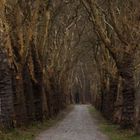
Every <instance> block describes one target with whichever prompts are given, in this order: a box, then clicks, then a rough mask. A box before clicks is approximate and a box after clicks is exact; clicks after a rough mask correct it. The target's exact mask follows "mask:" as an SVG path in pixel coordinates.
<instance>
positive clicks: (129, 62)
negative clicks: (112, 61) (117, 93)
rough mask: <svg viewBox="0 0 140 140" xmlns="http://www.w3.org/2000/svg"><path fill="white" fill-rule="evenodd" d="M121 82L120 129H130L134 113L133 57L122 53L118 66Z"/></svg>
mask: <svg viewBox="0 0 140 140" xmlns="http://www.w3.org/2000/svg"><path fill="white" fill-rule="evenodd" d="M118 66H119V72H120V75H121V77H122V79H123V81H122V96H123V108H122V118H121V127H122V128H132V127H133V125H134V111H135V83H134V56H133V54H131V55H130V54H128V53H124V56H123V60H122V62H121V63H120V64H119V65H118Z"/></svg>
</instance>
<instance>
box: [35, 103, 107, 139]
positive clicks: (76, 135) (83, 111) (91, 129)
mask: <svg viewBox="0 0 140 140" xmlns="http://www.w3.org/2000/svg"><path fill="white" fill-rule="evenodd" d="M35 140H108V138H107V137H106V136H105V135H104V134H103V133H102V132H101V131H100V130H99V128H98V125H97V121H96V119H94V118H92V115H91V114H90V112H89V106H88V105H76V106H75V107H74V109H73V110H72V111H71V112H70V113H69V114H68V115H67V116H66V118H65V119H64V120H63V121H61V122H59V123H58V124H57V125H55V126H53V127H51V128H50V129H48V130H46V131H44V132H43V133H41V134H40V135H39V136H38V137H37V138H36V139H35Z"/></svg>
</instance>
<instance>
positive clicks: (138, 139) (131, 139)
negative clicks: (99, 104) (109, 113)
mask: <svg viewBox="0 0 140 140" xmlns="http://www.w3.org/2000/svg"><path fill="white" fill-rule="evenodd" d="M89 111H90V113H91V115H92V116H93V117H94V118H95V119H96V120H97V123H98V125H99V129H100V130H101V131H102V132H103V133H104V134H106V135H107V136H108V137H109V138H110V140H140V136H138V135H135V133H134V132H133V131H132V130H121V129H120V128H119V126H118V125H115V124H112V123H110V122H108V121H107V120H105V119H104V118H103V117H102V115H101V114H100V112H98V111H97V110H96V109H95V108H94V107H90V108H89Z"/></svg>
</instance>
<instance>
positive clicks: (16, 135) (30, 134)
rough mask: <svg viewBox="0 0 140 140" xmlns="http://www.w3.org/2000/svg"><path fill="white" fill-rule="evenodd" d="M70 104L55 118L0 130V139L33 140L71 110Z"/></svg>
mask: <svg viewBox="0 0 140 140" xmlns="http://www.w3.org/2000/svg"><path fill="white" fill-rule="evenodd" d="M72 108H73V107H72V106H71V107H68V108H67V109H66V110H64V111H62V112H61V113H60V114H58V115H57V116H56V117H55V118H52V119H49V120H47V121H44V122H43V123H34V124H32V125H30V126H28V128H19V129H13V130H11V131H9V132H8V133H4V132H1V131H0V140H34V138H35V137H36V136H37V135H38V134H39V133H41V132H42V131H45V130H47V129H48V128H50V127H51V126H54V125H56V124H57V123H58V122H59V121H61V120H62V119H63V118H64V117H65V115H66V114H67V113H69V112H70V111H71V110H72Z"/></svg>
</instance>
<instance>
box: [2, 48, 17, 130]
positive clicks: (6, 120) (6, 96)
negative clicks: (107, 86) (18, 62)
mask: <svg viewBox="0 0 140 140" xmlns="http://www.w3.org/2000/svg"><path fill="white" fill-rule="evenodd" d="M13 114H14V106H13V91H12V75H11V70H10V67H9V65H8V58H7V56H6V52H5V51H4V50H3V49H1V48H0V124H2V125H1V127H2V128H11V127H12V126H13Z"/></svg>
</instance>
